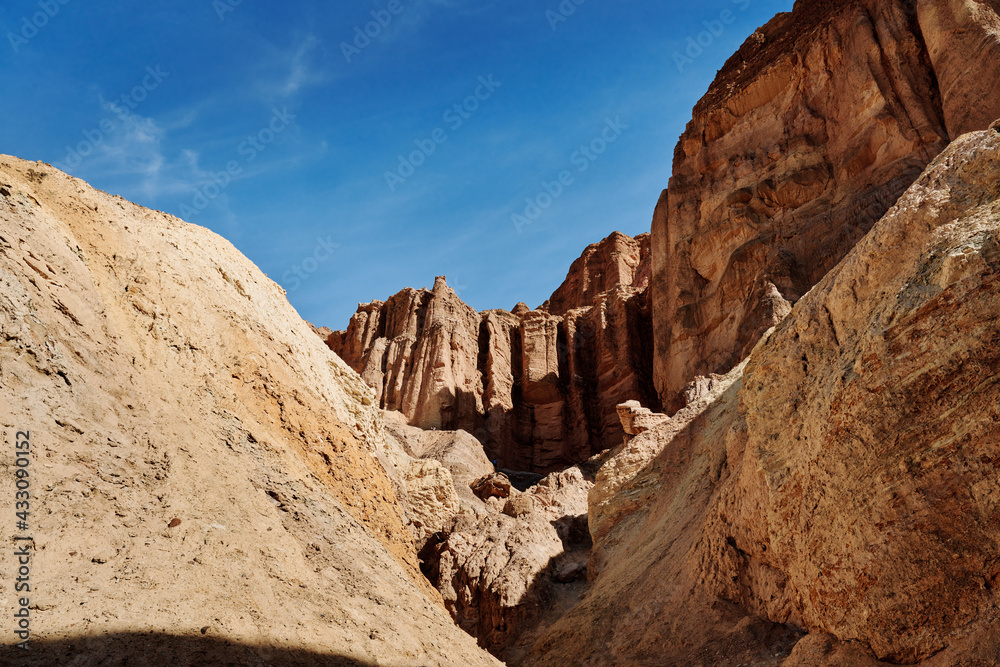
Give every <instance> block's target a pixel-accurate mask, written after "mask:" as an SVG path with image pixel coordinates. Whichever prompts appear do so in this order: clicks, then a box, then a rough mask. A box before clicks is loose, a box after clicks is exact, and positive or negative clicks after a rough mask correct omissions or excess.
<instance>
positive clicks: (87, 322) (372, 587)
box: [0, 156, 497, 666]
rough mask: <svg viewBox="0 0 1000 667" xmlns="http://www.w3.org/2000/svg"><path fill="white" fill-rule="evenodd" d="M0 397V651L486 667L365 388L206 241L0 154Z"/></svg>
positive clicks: (45, 661) (170, 660)
mask: <svg viewBox="0 0 1000 667" xmlns="http://www.w3.org/2000/svg"><path fill="white" fill-rule="evenodd" d="M0 391H2V394H3V399H2V400H0V426H2V430H3V442H4V445H5V447H6V448H7V450H8V452H9V453H10V454H11V455H8V456H4V457H3V460H2V463H0V485H2V487H3V488H4V489H5V490H7V492H5V496H4V497H5V498H6V500H5V501H4V508H5V511H8V512H9V516H10V517H13V516H14V490H15V475H16V474H18V473H17V472H16V471H17V470H24V469H26V470H27V471H28V473H27V474H28V477H27V478H26V479H27V480H28V484H29V495H30V500H29V501H28V502H29V503H30V511H28V514H27V517H28V518H27V526H26V527H22V528H21V529H19V531H18V535H20V536H30V537H33V538H34V541H33V542H28V543H29V544H31V545H33V548H32V549H30V550H29V551H30V561H31V563H30V577H31V580H30V591H26V590H25V591H24V592H23V593H22V594H23V596H24V598H25V599H27V600H28V602H26V603H25V605H26V607H27V613H28V614H29V616H30V628H31V632H32V634H31V643H30V646H31V649H32V650H31V651H30V652H27V653H25V652H23V651H20V650H18V649H13V648H12V647H11V646H9V644H10V643H11V640H13V639H14V635H13V634H10V635H9V636H8V638H7V640H6V642H5V643H6V644H8V645H7V646H5V647H4V648H0V662H3V664H25V665H28V664H30V665H55V664H74V665H83V666H86V665H132V664H164V665H165V664H241V665H264V664H267V665H293V664H295V665H307V664H308V665H317V664H322V665H367V664H375V663H377V664H386V665H401V666H402V665H414V664H435V665H454V664H456V663H461V664H475V665H496V664H497V662H496V661H495V660H493V659H492V658H491V657H490V656H488V655H487V654H486V653H485V652H483V651H481V650H480V649H478V647H476V645H475V642H474V641H473V640H472V639H470V638H469V637H468V636H467V635H465V633H463V632H461V631H460V630H458V629H457V628H455V626H454V625H453V623H452V621H451V619H450V618H449V615H448V613H447V611H446V609H445V608H444V606H443V605H442V602H441V599H440V597H438V596H437V594H436V592H435V591H434V590H433V589H432V588H431V587H430V586H429V585H428V584H427V582H426V580H425V579H424V578H423V577H422V576H421V574H420V571H419V570H418V567H417V564H418V562H417V553H416V548H415V544H414V536H413V534H412V532H411V530H410V528H409V527H408V526H407V524H411V525H415V521H414V520H415V518H418V517H420V516H423V515H424V514H425V513H422V512H419V511H414V512H413V513H411V515H408V514H407V512H406V511H405V507H406V503H403V502H401V501H400V498H399V496H398V491H399V490H400V489H402V488H403V487H400V486H398V485H396V484H394V483H393V480H391V479H390V475H389V473H388V472H387V468H386V466H385V465H383V464H381V463H380V459H382V460H384V459H386V458H387V457H390V456H391V452H390V451H389V450H388V448H387V443H386V440H385V433H384V425H383V422H382V416H381V412H380V411H379V410H378V408H377V406H376V405H375V399H374V396H373V392H372V391H371V389H369V388H368V387H367V386H365V385H364V383H363V382H362V381H361V379H360V378H359V377H358V376H357V375H356V374H355V373H354V372H353V371H352V370H351V369H350V368H348V367H347V366H346V365H345V364H344V363H343V362H341V360H340V359H338V358H337V357H336V355H334V354H332V353H331V352H330V351H329V349H327V348H326V347H325V346H324V345H323V344H322V342H321V341H320V340H319V339H318V338H317V337H316V335H315V333H314V332H313V330H312V329H311V328H310V327H309V325H308V324H306V323H305V322H304V321H302V319H301V318H299V317H298V315H297V314H296V313H295V310H294V309H293V308H292V307H291V305H289V303H288V301H287V300H286V298H285V295H284V293H283V291H282V290H281V288H280V287H278V286H277V285H276V284H275V283H273V282H272V281H270V280H269V279H268V278H267V277H266V276H264V274H263V273H261V272H260V271H259V270H258V269H257V268H256V267H255V266H253V265H252V264H251V263H250V262H249V261H248V260H247V259H246V258H245V257H243V256H242V255H240V254H239V253H238V252H237V251H236V250H235V249H234V248H233V247H232V245H230V244H229V243H227V242H226V241H224V240H223V239H221V238H219V237H218V236H216V235H214V234H212V233H210V232H208V231H207V230H205V229H202V228H199V227H195V226H193V225H189V224H186V223H184V222H182V221H180V220H177V219H175V218H173V217H170V216H168V215H165V214H162V213H159V212H156V211H150V210H146V209H143V208H140V207H138V206H135V205H134V204H131V203H129V202H126V201H124V200H123V199H121V198H118V197H112V196H109V195H107V194H104V193H102V192H98V191H96V190H94V189H92V188H90V187H88V186H87V185H86V184H84V183H83V182H82V181H79V180H77V179H74V178H71V177H69V176H66V175H65V174H62V173H60V172H58V171H56V170H54V169H52V168H51V167H49V166H46V165H41V164H34V163H27V162H23V161H21V160H17V159H16V158H10V157H3V156H0ZM15 441H17V442H28V443H30V447H28V449H29V450H30V452H31V454H30V456H29V457H23V458H26V466H27V467H25V466H22V467H21V468H15V458H14V457H13V455H12V454H13V452H14V451H15ZM416 472H420V471H419V470H418V471H416ZM431 472H432V473H433V472H434V471H431ZM419 477H420V475H414V476H413V482H414V484H416V486H417V487H418V493H417V494H416V495H415V498H416V497H417V496H418V495H419V493H420V492H422V491H423V490H424V489H426V488H427V487H428V483H426V482H420V480H419V479H418V478H419ZM437 477H440V478H444V475H443V473H442V474H440V475H437ZM18 478H19V479H21V481H22V482H23V481H24V480H25V478H24V476H23V475H19V477H18ZM424 478H428V475H424ZM429 479H432V480H433V479H436V477H435V475H434V474H431V475H430V476H429ZM408 481H409V480H408ZM442 484H443V483H442ZM442 484H438V485H437V486H438V487H441V486H442ZM443 486H444V487H445V488H448V487H447V484H443ZM404 490H405V489H404ZM452 493H454V491H452ZM425 504H426V503H425ZM425 504H424V505H425ZM410 505H411V507H412V508H414V509H415V510H420V509H421V508H422V506H421V507H418V506H417V505H415V504H413V503H411V504H410ZM20 509H23V508H20ZM8 527H9V532H8V540H9V539H10V537H12V536H13V527H12V526H11V525H10V524H8ZM13 544H14V543H13V542H9V545H13ZM19 544H21V543H19ZM2 563H3V567H0V585H2V586H3V588H4V590H6V591H9V592H11V595H9V596H8V599H7V600H8V602H9V603H10V604H9V605H8V612H9V613H14V599H13V591H14V577H15V573H17V572H18V567H20V565H21V564H23V561H21V563H20V564H19V563H18V561H17V560H16V558H15V555H14V547H13V546H10V548H9V549H6V550H5V555H4V556H3V558H2ZM386 610H393V612H392V613H391V614H387V613H386ZM11 627H13V626H11ZM15 654H16V655H15Z"/></svg>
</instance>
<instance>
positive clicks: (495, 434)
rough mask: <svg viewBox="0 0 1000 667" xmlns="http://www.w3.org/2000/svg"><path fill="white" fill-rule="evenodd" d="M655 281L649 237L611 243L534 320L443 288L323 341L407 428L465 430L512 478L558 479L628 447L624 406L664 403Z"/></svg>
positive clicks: (578, 268) (395, 300)
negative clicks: (659, 390)
mask: <svg viewBox="0 0 1000 667" xmlns="http://www.w3.org/2000/svg"><path fill="white" fill-rule="evenodd" d="M649 275H650V259H649V236H648V235H643V236H640V237H638V238H636V239H632V238H630V237H628V236H626V235H624V234H620V233H615V234H612V235H611V236H609V237H608V238H607V239H605V240H604V241H602V242H601V243H597V244H594V245H592V246H590V247H589V248H587V250H586V251H585V252H584V254H583V256H582V257H581V258H580V259H579V260H577V261H576V262H575V263H574V264H573V267H572V269H571V270H570V272H569V276H568V277H567V279H566V282H565V283H563V285H562V286H561V287H560V288H559V289H558V290H556V292H555V294H553V296H552V298H551V299H550V300H549V301H548V302H546V303H545V304H544V305H543V306H542V307H540V308H539V309H537V310H530V309H529V308H528V307H527V306H525V305H524V304H518V306H517V307H516V308H514V310H513V312H507V311H502V310H491V311H486V312H484V313H476V311H474V310H473V309H472V308H470V307H469V306H467V305H466V304H465V303H463V302H462V301H461V300H460V299H459V298H458V296H457V295H456V294H455V293H454V291H453V290H451V289H450V288H449V287H448V286H447V284H446V282H445V280H444V278H438V279H437V281H436V282H435V285H434V289H433V290H414V289H406V290H403V291H402V292H400V293H399V294H397V295H396V296H394V297H392V298H391V299H389V300H388V301H387V302H379V301H376V302H373V303H369V304H362V305H361V306H360V307H359V309H358V312H357V313H356V314H355V316H354V317H353V318H352V319H351V323H350V325H349V326H348V328H347V330H346V331H342V332H335V333H333V334H332V335H330V336H329V337H328V338H327V342H328V344H329V346H330V348H331V349H333V351H334V352H336V353H337V354H338V355H340V356H341V357H342V358H343V359H344V360H345V361H346V362H347V363H348V364H349V365H350V366H351V367H352V368H354V369H355V370H356V371H357V372H358V373H359V374H360V375H361V376H362V377H363V378H364V379H365V381H366V382H367V383H368V384H369V385H370V386H372V387H373V388H374V389H375V391H376V395H377V400H378V403H379V405H380V406H381V407H383V408H385V409H386V410H395V411H399V412H400V413H402V414H403V415H404V416H405V417H406V419H407V420H408V422H409V423H410V424H411V425H413V426H417V427H420V428H424V429H434V428H436V429H446V430H459V429H462V430H465V431H468V432H469V433H472V434H473V435H475V436H476V437H477V438H479V439H480V440H481V441H482V442H483V444H484V445H485V447H486V450H487V453H488V455H489V457H490V459H491V460H492V459H498V460H499V462H500V464H501V465H502V466H503V467H505V468H510V469H513V470H527V471H534V472H543V473H544V472H550V471H553V470H561V469H564V468H566V467H567V466H570V465H572V464H574V463H578V462H581V461H585V460H587V459H588V458H590V457H591V456H592V455H593V454H595V453H597V452H600V451H602V450H604V449H607V448H608V447H612V446H614V445H616V444H618V443H619V442H621V439H622V429H621V425H620V422H619V420H618V416H617V411H616V406H617V405H618V404H620V403H623V402H625V401H627V400H641V401H642V402H643V403H644V404H647V405H656V404H657V399H656V393H655V391H654V390H653V386H652V377H651V368H652V346H653V343H652V323H651V321H650V309H649V299H648V284H649Z"/></svg>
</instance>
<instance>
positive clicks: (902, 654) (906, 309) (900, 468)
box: [524, 123, 1000, 667]
mask: <svg viewBox="0 0 1000 667" xmlns="http://www.w3.org/2000/svg"><path fill="white" fill-rule="evenodd" d="M998 276H1000V123H998V124H997V125H996V130H993V129H991V130H987V131H984V132H977V133H973V134H969V135H965V136H963V137H961V138H959V139H958V140H956V141H955V142H954V143H952V144H951V145H950V146H949V148H948V149H947V150H946V151H945V152H944V153H943V154H942V155H940V156H939V157H938V158H937V159H936V160H934V161H933V163H932V164H931V165H930V166H929V167H928V169H927V170H926V171H925V172H924V174H923V175H922V176H921V177H920V178H919V179H918V181H917V182H916V183H915V184H914V185H913V186H912V187H911V188H910V189H909V190H908V191H907V192H906V194H905V195H904V196H903V197H902V198H901V199H900V200H899V202H898V203H897V204H896V205H895V206H894V207H893V208H892V209H891V210H890V211H889V213H888V214H887V215H886V216H885V217H884V218H883V219H882V220H881V221H880V222H878V224H876V225H875V227H874V228H873V229H872V230H871V232H870V233H869V234H868V235H867V236H866V237H865V238H864V239H863V240H862V241H861V242H860V243H859V244H858V245H857V246H856V247H855V248H854V249H853V250H852V251H851V252H850V253H849V254H848V255H847V257H846V258H845V259H844V260H843V261H842V262H841V263H840V264H839V265H838V266H837V267H835V268H834V269H833V270H832V271H831V272H830V273H829V274H828V275H827V276H825V277H824V278H823V279H822V280H821V281H820V282H819V283H818V284H817V285H816V286H815V287H814V288H813V289H812V290H811V291H810V292H809V293H808V294H807V295H805V296H804V297H803V298H802V299H800V300H799V302H798V303H797V304H796V305H795V306H794V308H793V309H792V310H791V313H790V315H789V316H788V317H787V318H785V319H784V320H783V321H782V322H781V323H780V324H778V325H777V327H776V328H775V329H774V330H773V332H770V333H769V334H767V335H765V337H764V338H763V339H762V340H761V341H760V342H759V343H758V344H757V346H756V347H755V348H754V350H753V352H752V354H751V355H750V356H749V358H748V360H746V361H744V362H743V363H742V364H740V365H739V366H737V367H736V368H735V369H734V370H732V371H731V372H730V373H729V374H728V375H727V376H725V377H720V378H716V381H715V382H714V385H713V386H712V387H711V388H709V389H708V391H707V392H706V393H704V394H703V395H702V396H701V397H700V398H699V399H698V400H696V401H695V402H693V403H692V404H691V405H689V406H687V407H686V408H684V409H682V410H681V411H679V412H678V413H676V414H675V415H674V416H673V417H672V418H670V419H663V418H661V421H662V423H661V424H659V425H654V426H653V427H652V428H651V429H650V430H648V431H646V432H644V433H640V434H638V435H637V436H635V437H634V438H632V439H631V440H629V441H628V442H627V443H625V444H624V445H623V446H622V447H621V448H619V449H618V450H616V451H615V452H613V453H612V454H611V455H610V457H609V459H608V460H607V462H606V463H605V464H604V465H603V466H602V467H601V468H600V470H599V471H598V473H597V475H596V481H595V486H594V488H593V490H592V491H591V493H590V498H589V502H588V505H589V521H590V529H591V534H592V536H593V539H594V547H593V555H592V557H591V560H590V565H589V570H590V580H591V584H592V587H591V588H590V590H588V591H587V593H586V594H585V596H584V599H583V600H582V602H581V603H580V604H578V605H577V606H576V607H575V608H574V609H573V610H572V611H571V612H569V613H568V614H566V615H565V616H563V617H562V618H561V619H560V620H559V621H558V622H556V624H555V625H554V626H553V627H552V628H550V629H549V630H548V632H547V633H546V634H545V636H543V637H542V638H541V639H540V640H539V641H538V642H537V643H536V644H535V646H534V649H533V651H532V653H531V655H530V656H529V657H528V658H527V659H526V660H525V663H524V664H530V665H565V664H588V665H620V664H656V665H693V664H712V665H733V666H736V665H744V664H773V665H778V664H781V665H785V666H786V667H805V666H807V665H808V666H809V667H833V666H834V665H838V666H842V665H852V666H855V665H857V666H865V667H871V666H874V665H882V664H907V665H921V666H922V667H951V666H953V665H983V666H993V665H997V664H1000V663H998V655H1000V653H998V649H1000V614H998V609H1000V547H998V545H1000V480H998V475H997V465H998V462H1000V431H998V430H997V428H996V425H997V423H1000V376H998V369H1000V353H998V349H1000V348H998V345H1000V319H998V318H997V317H996V313H997V312H998V308H1000V280H998Z"/></svg>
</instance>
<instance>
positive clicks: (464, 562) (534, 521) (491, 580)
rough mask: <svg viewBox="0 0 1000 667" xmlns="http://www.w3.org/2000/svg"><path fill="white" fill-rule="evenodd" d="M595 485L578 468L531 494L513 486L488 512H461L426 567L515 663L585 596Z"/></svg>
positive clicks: (460, 616)
mask: <svg viewBox="0 0 1000 667" xmlns="http://www.w3.org/2000/svg"><path fill="white" fill-rule="evenodd" d="M591 486H592V482H590V481H588V480H587V479H586V478H585V476H584V474H583V472H582V471H581V470H580V468H577V467H573V468H570V469H569V470H566V471H563V472H561V473H553V474H552V475H550V476H548V477H546V478H545V479H543V480H542V481H541V482H540V483H539V484H538V485H536V486H535V487H532V488H531V489H530V490H529V491H527V492H525V493H521V492H519V491H517V490H516V489H511V488H510V487H509V486H508V487H507V488H506V492H507V493H509V494H510V495H509V496H508V497H506V498H503V499H501V498H499V497H494V498H491V499H490V500H489V502H488V504H487V506H488V507H489V510H488V512H487V513H486V514H485V515H484V516H480V517H478V518H476V517H473V516H472V515H469V514H460V515H458V516H457V517H456V518H455V520H454V521H453V523H452V524H451V525H450V526H449V527H448V528H446V529H445V531H444V535H443V537H442V541H441V543H440V544H439V545H438V546H437V548H436V550H435V552H434V554H433V555H432V556H431V557H430V559H429V561H428V564H427V565H426V567H425V571H426V572H427V573H428V577H429V578H430V580H431V581H432V582H433V583H434V584H435V585H436V586H437V588H438V590H440V591H441V594H442V596H443V597H444V600H445V603H446V604H447V605H448V609H449V610H451V612H452V615H453V616H454V618H455V621H456V623H458V624H459V625H460V626H461V627H462V628H464V629H465V630H467V631H468V632H469V634H471V635H473V636H475V637H478V638H479V643H480V645H481V646H483V647H484V648H487V649H489V650H490V651H491V652H493V653H494V654H495V655H497V656H498V657H501V658H502V659H504V660H505V661H508V663H516V662H517V661H518V660H519V659H520V657H521V656H522V655H523V653H524V651H525V645H528V646H530V644H531V643H532V640H533V638H534V636H535V634H536V633H537V632H539V631H540V630H541V629H543V628H545V627H546V626H547V624H548V623H549V622H551V620H552V619H553V618H554V617H558V616H559V615H561V614H562V613H563V612H564V611H565V608H566V607H567V606H568V603H572V602H575V601H576V600H577V599H578V597H579V593H580V591H581V586H582V583H581V581H580V580H582V579H583V578H584V577H585V574H586V563H587V560H588V558H589V555H590V544H591V543H590V535H589V533H588V531H587V516H586V515H587V492H588V490H589V489H590V487H591Z"/></svg>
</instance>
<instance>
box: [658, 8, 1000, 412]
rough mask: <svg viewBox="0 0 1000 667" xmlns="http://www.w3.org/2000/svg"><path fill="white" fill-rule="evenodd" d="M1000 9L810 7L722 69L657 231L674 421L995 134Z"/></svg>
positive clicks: (667, 401)
mask: <svg viewBox="0 0 1000 667" xmlns="http://www.w3.org/2000/svg"><path fill="white" fill-rule="evenodd" d="M998 7H1000V4H998V3H997V2H996V1H995V0H988V1H985V2H981V1H971V0H916V1H915V0H905V1H904V0H889V1H887V0H865V1H859V0H853V1H850V2H818V1H813V2H807V1H804V0H800V1H799V2H797V3H796V5H795V10H794V12H791V13H787V14H779V15H778V16H777V17H776V18H775V19H774V20H772V21H771V22H770V23H768V24H767V25H766V26H764V27H763V28H761V29H760V30H758V31H757V32H755V33H754V34H753V35H752V36H751V37H750V38H749V39H748V40H747V41H746V43H745V44H744V45H743V46H742V48H741V49H740V50H739V52H737V53H736V54H735V55H734V56H733V57H732V58H730V59H729V61H728V62H727V63H726V65H725V66H724V67H723V69H722V70H721V71H720V72H719V74H718V76H717V77H716V79H715V81H714V83H713V84H712V86H711V87H710V88H709V91H708V93H707V94H706V95H705V97H704V98H702V100H701V101H700V102H699V103H698V104H697V106H696V107H695V109H694V116H693V118H692V120H691V122H690V123H689V124H688V127H687V130H686V131H685V132H684V135H683V136H682V137H681V138H680V141H679V142H678V144H677V148H676V151H675V154H674V162H673V176H672V177H671V179H670V185H669V189H668V190H667V191H665V192H664V194H663V196H662V197H661V199H660V203H659V205H658V206H657V208H656V213H655V215H654V218H653V227H652V260H653V280H652V285H651V291H652V308H653V321H654V328H655V331H656V335H655V337H654V340H655V348H656V352H655V360H654V378H655V383H656V387H657V390H658V392H659V394H660V397H661V399H662V402H663V404H664V406H665V407H667V408H668V409H670V410H671V411H673V410H677V409H679V408H680V407H682V406H683V404H684V401H683V398H682V393H683V389H684V387H685V385H686V384H687V383H689V382H690V381H691V380H692V378H694V377H696V376H707V375H709V374H711V373H726V372H727V371H729V370H730V369H731V368H733V367H734V366H735V365H736V364H738V363H739V362H740V360H741V359H743V358H744V357H746V356H747V355H748V354H749V353H750V350H751V349H752V348H753V346H754V344H755V343H756V342H757V340H758V339H759V338H760V336H761V334H763V332H765V331H766V330H767V329H768V328H770V327H771V326H774V325H775V324H776V323H778V322H779V321H781V319H782V318H784V317H785V316H786V315H787V314H788V311H789V308H790V306H791V304H794V303H795V302H796V301H798V300H799V299H800V298H802V296H803V295H804V294H805V293H806V292H808V291H809V289H810V288H812V286H813V285H815V284H816V283H817V282H819V280H820V279H821V278H822V277H823V276H825V275H826V274H827V273H828V272H829V271H830V269H832V268H833V267H834V266H835V265H836V264H837V263H838V262H839V261H840V260H841V259H843V257H844V256H845V255H846V254H847V253H848V252H849V251H850V250H851V249H852V248H853V247H854V246H855V245H856V244H857V243H858V241H859V240H860V239H861V238H862V237H863V236H864V235H865V234H866V233H867V232H868V231H869V230H870V229H871V227H872V225H874V224H875V222H876V221H878V220H879V218H881V217H882V216H883V215H884V214H885V213H886V211H888V210H889V208H890V207H891V206H892V205H893V204H894V203H895V202H896V200H897V199H899V196H900V195H901V194H902V193H903V192H904V191H905V190H906V188H907V187H909V186H910V184H911V183H913V181H914V180H915V179H916V177H917V176H919V175H920V173H921V172H922V171H923V170H924V168H925V167H926V166H927V164H928V163H929V162H930V161H931V159H933V158H934V156H936V155H937V154H938V153H940V152H941V151H942V150H943V149H944V148H945V146H947V145H948V143H949V142H950V141H951V140H953V139H955V138H957V137H958V136H959V135H961V134H963V133H965V132H968V131H970V130H982V129H985V128H986V127H988V126H989V124H990V123H991V122H992V121H993V120H995V119H996V118H997V117H1000V96H998V95H997V92H996V86H995V85H994V82H995V81H997V79H998V76H1000V41H998V38H997V36H998V34H1000V24H998V19H997V10H998Z"/></svg>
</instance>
